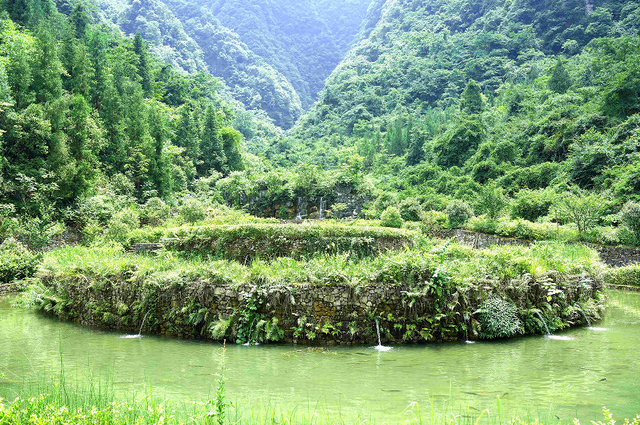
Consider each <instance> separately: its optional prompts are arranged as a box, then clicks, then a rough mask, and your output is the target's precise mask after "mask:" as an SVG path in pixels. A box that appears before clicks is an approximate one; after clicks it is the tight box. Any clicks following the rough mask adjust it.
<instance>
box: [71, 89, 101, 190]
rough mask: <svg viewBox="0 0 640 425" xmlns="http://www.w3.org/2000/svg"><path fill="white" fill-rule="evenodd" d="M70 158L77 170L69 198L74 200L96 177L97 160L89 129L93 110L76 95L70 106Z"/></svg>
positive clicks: (80, 96) (81, 97)
mask: <svg viewBox="0 0 640 425" xmlns="http://www.w3.org/2000/svg"><path fill="white" fill-rule="evenodd" d="M69 109H70V113H69V123H68V129H67V135H68V137H69V157H70V159H71V160H72V161H73V162H74V165H75V170H74V173H73V177H72V180H71V185H70V186H69V193H68V197H69V198H71V199H74V198H76V197H78V196H79V195H81V194H82V193H84V192H85V191H86V190H87V189H88V188H89V187H90V186H91V182H92V179H93V176H94V175H95V158H94V153H93V152H92V151H91V140H90V139H91V135H90V132H89V129H90V128H91V127H92V126H93V125H92V123H90V116H91V108H90V107H89V105H88V103H87V101H86V100H85V98H84V97H83V96H82V95H80V94H76V95H75V96H74V97H73V99H72V101H71V104H70V106H69Z"/></svg>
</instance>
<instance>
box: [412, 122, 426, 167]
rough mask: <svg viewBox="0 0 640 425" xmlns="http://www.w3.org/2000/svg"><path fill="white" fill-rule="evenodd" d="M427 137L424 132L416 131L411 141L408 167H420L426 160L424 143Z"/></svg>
mask: <svg viewBox="0 0 640 425" xmlns="http://www.w3.org/2000/svg"><path fill="white" fill-rule="evenodd" d="M426 138H427V136H426V134H425V132H424V131H420V130H415V131H413V132H412V133H411V135H410V139H409V152H408V154H407V165H408V166H412V165H418V164H419V163H421V162H422V161H423V160H424V142H425V140H426Z"/></svg>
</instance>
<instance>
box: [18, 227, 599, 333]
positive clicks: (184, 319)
mask: <svg viewBox="0 0 640 425" xmlns="http://www.w3.org/2000/svg"><path fill="white" fill-rule="evenodd" d="M237 229H238V227H235V228H234V232H235V234H242V235H243V240H242V242H240V243H236V244H235V245H233V247H231V246H230V245H228V244H224V243H222V242H221V240H224V239H223V238H225V237H227V236H226V233H225V232H229V230H228V229H227V230H225V231H223V232H222V235H220V233H219V230H218V229H216V230H212V229H210V228H208V229H191V230H185V231H184V232H183V233H179V232H175V235H176V236H177V237H178V241H176V242H173V243H174V245H173V247H174V249H178V251H181V250H197V251H196V252H217V253H219V252H224V253H226V256H228V258H229V259H233V260H238V259H240V258H241V257H242V256H243V255H248V253H247V251H243V250H240V249H239V248H237V247H248V246H249V243H250V241H252V242H254V245H252V246H267V245H268V244H269V243H271V242H273V241H274V240H278V239H279V238H280V236H278V237H276V236H269V235H267V236H266V237H265V240H262V239H261V238H263V236H264V234H265V230H264V229H258V230H252V232H253V233H251V232H250V231H249V230H247V229H242V231H244V232H245V233H241V232H239V231H238V230H237ZM289 231H290V230H289V228H287V227H283V228H282V229H281V232H282V233H285V232H289ZM304 231H305V232H312V231H314V232H317V230H316V229H312V230H308V229H306V230H304ZM347 232H352V233H350V234H351V235H354V234H355V233H353V232H355V231H353V230H349V231H345V233H347ZM370 232H371V231H370V230H368V229H365V230H363V231H362V233H361V234H360V235H361V236H353V237H357V238H360V237H361V238H363V239H364V238H365V237H366V238H371V235H372V233H370ZM249 235H252V236H249ZM316 235H317V237H318V238H323V237H329V236H327V235H326V234H321V233H320V234H319V233H316ZM306 236H309V234H306ZM331 237H347V236H344V234H339V235H335V236H331ZM180 238H182V239H180ZM252 238H253V239H252ZM381 238H382V236H381ZM286 239H287V241H283V242H282V244H281V245H279V246H280V247H282V246H289V247H292V246H293V247H294V248H292V249H291V250H289V251H287V252H286V253H289V254H291V256H285V257H282V255H284V254H285V252H283V251H280V250H275V251H272V253H274V255H265V254H264V251H261V250H258V249H256V251H255V252H256V253H259V254H261V255H256V256H254V257H253V261H252V262H247V263H245V262H243V261H240V262H238V261H230V260H215V261H214V260H210V259H205V258H203V257H202V256H187V257H185V258H179V256H177V255H176V254H175V253H172V252H171V251H169V252H166V251H163V252H161V253H160V254H159V255H158V256H155V257H149V256H142V255H134V254H127V253H123V252H122V250H121V249H118V248H108V247H106V248H105V247H103V248H80V247H76V248H66V249H61V250H58V251H55V252H52V253H47V254H46V256H45V258H44V260H43V264H42V267H41V268H40V271H39V273H38V281H39V283H38V284H36V285H33V286H32V287H31V288H30V290H29V292H28V293H27V294H26V298H27V300H28V301H29V302H30V303H32V304H34V305H36V306H37V307H39V308H40V309H42V310H44V311H47V312H50V313H52V314H54V315H56V316H58V317H60V318H62V319H65V320H71V321H74V322H76V323H79V324H82V325H89V326H97V327H100V328H104V329H111V330H119V331H124V332H134V331H136V332H137V331H138V329H139V327H140V325H141V322H142V321H143V318H144V316H145V315H147V314H148V318H147V321H146V323H145V326H144V327H143V333H154V334H161V335H168V336H175V337H181V338H205V339H215V340H222V339H227V340H233V341H237V342H256V341H257V342H267V341H285V342H298V343H307V344H331V343H338V344H352V343H367V344H370V343H375V342H377V337H376V332H375V320H378V321H379V323H380V327H381V337H382V340H383V342H387V343H403V342H404V343H416V342H432V341H454V340H460V339H464V338H466V337H468V338H472V339H478V338H483V339H492V338H504V337H511V336H516V335H523V334H533V333H541V332H542V331H543V329H544V325H545V324H543V323H542V321H541V318H544V321H545V322H546V325H548V326H549V328H550V329H551V330H552V331H553V330H557V329H563V328H567V327H570V326H576V325H580V324H582V322H583V321H584V319H583V318H582V316H581V313H580V311H579V308H581V309H582V310H584V311H585V312H586V314H587V315H588V316H589V317H590V318H591V319H592V320H597V319H598V318H599V315H600V312H601V311H602V308H603V307H602V301H603V297H602V288H603V275H604V266H603V265H602V264H601V263H600V261H599V259H598V257H597V254H596V253H595V252H594V251H593V250H590V249H588V248H586V247H579V246H565V245H561V244H537V245H532V246H530V247H520V246H514V247H494V248H492V249H486V250H477V249H473V248H470V247H464V246H460V245H456V244H444V245H439V244H435V245H433V244H432V243H429V242H426V241H424V240H422V241H418V240H417V241H414V242H413V243H411V245H412V246H413V248H412V249H404V250H398V249H396V250H390V251H389V250H384V251H383V250H379V251H375V250H372V251H369V252H368V254H372V253H377V254H376V255H366V256H362V255H356V253H354V252H353V251H351V250H348V249H345V250H344V251H338V252H337V253H329V254H326V253H324V252H323V250H322V249H321V250H318V251H316V252H315V253H313V254H309V256H308V257H307V256H306V254H305V255H304V256H303V255H302V254H300V252H301V251H299V250H298V249H297V248H295V247H297V246H303V247H309V246H318V245H314V244H312V243H310V242H305V241H304V238H301V237H300V238H294V237H291V239H292V240H293V241H295V242H290V241H289V237H287V238H286ZM371 239H374V240H375V241H376V243H378V242H377V241H378V240H379V239H375V238H371ZM212 241H215V242H212ZM297 243H299V244H300V245H296V244H297ZM394 243H395V242H394ZM403 243H404V242H403ZM230 244H232V242H230ZM261 244H264V245H261ZM291 244H293V245H291ZM372 244H373V242H372ZM372 244H371V245H367V246H369V247H371V246H374V245H372ZM409 244H410V243H409V242H407V245H409ZM212 246H213V247H214V248H211V247H212ZM350 246H353V245H350ZM400 246H404V245H402V244H401V243H398V246H397V247H398V248H399V247H400ZM176 247H177V248H176ZM207 250H209V251H207ZM192 253H193V251H192ZM275 254H277V255H275ZM264 258H269V259H270V261H268V262H267V261H264ZM578 306H580V307H578Z"/></svg>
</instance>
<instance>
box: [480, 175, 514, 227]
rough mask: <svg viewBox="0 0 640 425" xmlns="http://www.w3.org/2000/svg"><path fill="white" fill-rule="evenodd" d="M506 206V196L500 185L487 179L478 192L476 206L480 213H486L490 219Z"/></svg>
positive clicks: (497, 215)
mask: <svg viewBox="0 0 640 425" xmlns="http://www.w3.org/2000/svg"><path fill="white" fill-rule="evenodd" d="M506 206H507V198H506V197H505V195H504V191H503V189H502V188H501V187H499V186H497V185H496V184H495V183H494V182H493V181H489V182H488V183H487V185H485V186H484V187H483V188H482V190H481V191H480V193H479V194H478V201H477V203H476V208H477V210H478V212H480V213H481V214H483V213H484V214H487V216H488V217H489V218H490V219H496V218H498V217H499V216H500V213H501V212H502V211H503V210H504V208H505V207H506Z"/></svg>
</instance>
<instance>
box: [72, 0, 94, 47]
mask: <svg viewBox="0 0 640 425" xmlns="http://www.w3.org/2000/svg"><path fill="white" fill-rule="evenodd" d="M69 20H70V21H71V23H72V24H73V27H74V30H75V36H76V38H78V39H83V38H84V37H85V34H86V31H87V26H88V25H89V14H88V13H87V8H86V6H85V5H84V3H83V2H79V3H76V5H75V6H74V7H73V11H72V12H71V15H69Z"/></svg>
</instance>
